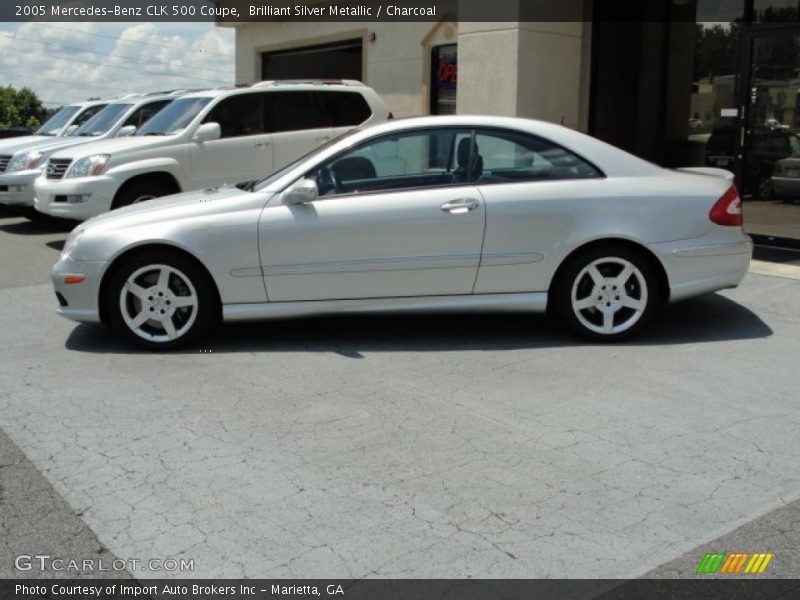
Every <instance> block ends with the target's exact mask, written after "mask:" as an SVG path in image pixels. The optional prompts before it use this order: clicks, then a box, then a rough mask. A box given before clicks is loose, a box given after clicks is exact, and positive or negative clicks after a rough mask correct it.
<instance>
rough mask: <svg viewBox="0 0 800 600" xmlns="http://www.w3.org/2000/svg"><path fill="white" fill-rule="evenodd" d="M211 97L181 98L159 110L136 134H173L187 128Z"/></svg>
mask: <svg viewBox="0 0 800 600" xmlns="http://www.w3.org/2000/svg"><path fill="white" fill-rule="evenodd" d="M209 102H211V98H180V99H178V100H175V101H174V102H173V103H171V104H170V105H169V106H167V107H166V108H164V109H163V110H161V111H160V112H158V113H157V114H156V115H155V116H154V117H153V118H152V119H150V120H149V121H148V122H147V123H145V124H144V125H142V127H141V128H139V131H137V132H136V135H173V134H175V133H178V132H180V131H181V130H183V129H185V128H186V127H187V126H188V125H189V123H191V122H192V121H193V120H194V118H195V117H196V116H197V115H198V114H200V111H202V110H203V107H204V106H205V105H206V104H208V103H209Z"/></svg>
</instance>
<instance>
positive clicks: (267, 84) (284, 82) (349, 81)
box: [250, 79, 364, 88]
mask: <svg viewBox="0 0 800 600" xmlns="http://www.w3.org/2000/svg"><path fill="white" fill-rule="evenodd" d="M302 84H305V85H345V86H349V87H364V84H363V83H362V82H360V81H357V80H356V79H269V80H266V81H257V82H256V83H254V84H252V85H251V86H250V87H254V88H259V87H272V86H277V85H302Z"/></svg>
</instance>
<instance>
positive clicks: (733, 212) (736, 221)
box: [708, 185, 744, 227]
mask: <svg viewBox="0 0 800 600" xmlns="http://www.w3.org/2000/svg"><path fill="white" fill-rule="evenodd" d="M708 218H709V219H711V221H712V222H713V223H716V224H717V225H727V226H730V227H741V226H742V225H743V224H744V217H743V215H742V199H741V198H740V197H739V191H738V190H737V189H736V186H735V185H732V186H731V187H730V189H729V190H728V191H727V192H725V194H724V195H723V196H722V198H720V199H719V200H717V202H716V203H715V204H714V206H712V207H711V212H710V213H708Z"/></svg>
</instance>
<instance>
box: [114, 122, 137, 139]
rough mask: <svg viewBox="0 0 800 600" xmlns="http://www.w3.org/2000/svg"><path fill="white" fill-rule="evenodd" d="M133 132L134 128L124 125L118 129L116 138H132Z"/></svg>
mask: <svg viewBox="0 0 800 600" xmlns="http://www.w3.org/2000/svg"><path fill="white" fill-rule="evenodd" d="M134 131H136V127H134V126H133V125H125V127H122V128H120V130H119V131H118V132H117V137H129V136H132V135H133V133H134Z"/></svg>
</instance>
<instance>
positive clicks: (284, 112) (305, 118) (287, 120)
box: [264, 90, 333, 170]
mask: <svg viewBox="0 0 800 600" xmlns="http://www.w3.org/2000/svg"><path fill="white" fill-rule="evenodd" d="M264 121H265V123H266V129H267V131H268V132H269V133H270V134H271V138H270V141H271V142H272V152H273V156H274V168H275V170H278V169H280V168H282V167H285V166H286V165H288V164H289V163H290V162H292V161H294V160H297V159H298V158H300V157H301V156H304V155H305V154H308V153H309V152H311V151H312V150H313V149H314V148H317V147H319V146H321V145H323V144H324V143H325V142H327V141H328V140H330V139H331V137H332V135H333V133H332V121H331V117H330V115H329V114H328V113H327V112H326V111H325V110H324V107H323V106H322V104H321V103H320V101H319V98H318V94H317V92H315V91H313V90H312V91H273V92H269V93H268V94H266V102H265V104H264Z"/></svg>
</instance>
